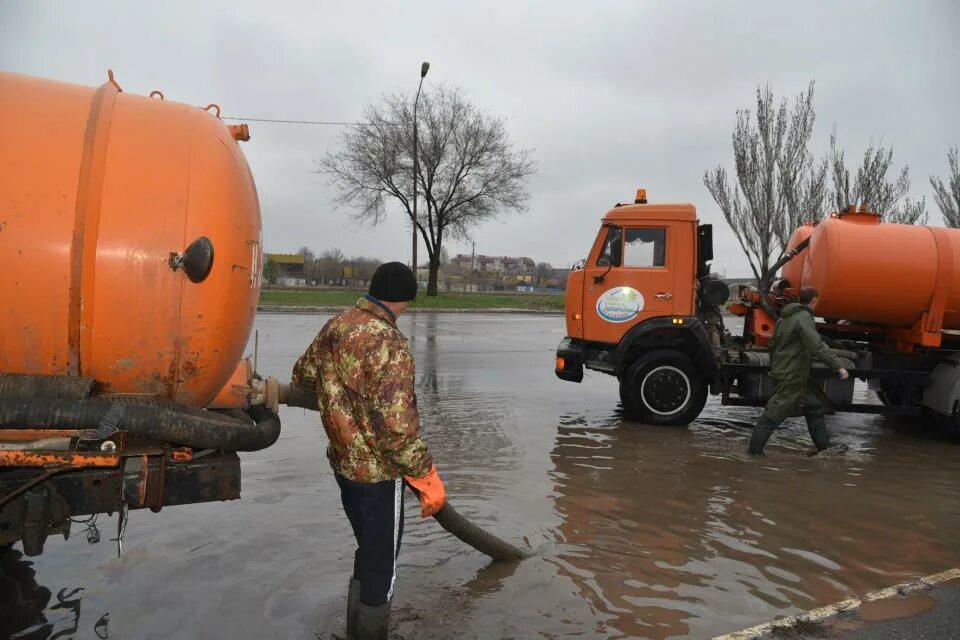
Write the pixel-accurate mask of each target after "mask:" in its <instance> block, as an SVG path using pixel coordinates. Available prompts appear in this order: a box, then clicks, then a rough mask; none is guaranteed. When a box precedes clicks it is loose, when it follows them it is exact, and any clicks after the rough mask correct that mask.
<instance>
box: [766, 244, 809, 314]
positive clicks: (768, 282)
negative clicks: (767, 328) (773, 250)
mask: <svg viewBox="0 0 960 640" xmlns="http://www.w3.org/2000/svg"><path fill="white" fill-rule="evenodd" d="M809 245H810V238H807V239H806V240H804V241H803V242H801V243H800V244H798V245H797V246H795V247H794V248H793V249H791V250H790V251H788V252H786V253H785V254H783V255H782V256H780V259H779V260H777V261H776V262H775V263H774V264H773V266H772V267H770V269H769V270H768V271H767V276H766V277H765V278H763V280H761V281H760V306H761V307H763V310H764V311H766V312H767V313H769V314H770V317H771V318H773V319H774V320H776V319H777V318H779V317H780V312H779V311H777V310H776V309H774V308H773V307H771V306H770V302H769V301H768V300H767V296H768V295H769V294H770V286H771V285H772V284H773V277H774V275H776V273H777V271H779V270H780V269H781V268H782V267H783V265H785V264H787V263H788V262H790V261H791V260H792V259H793V258H794V257H795V256H796V255H797V254H798V253H800V252H801V251H803V250H804V249H806V248H807V247H808V246H809ZM790 284H792V285H794V286H800V283H799V282H797V283H790Z"/></svg>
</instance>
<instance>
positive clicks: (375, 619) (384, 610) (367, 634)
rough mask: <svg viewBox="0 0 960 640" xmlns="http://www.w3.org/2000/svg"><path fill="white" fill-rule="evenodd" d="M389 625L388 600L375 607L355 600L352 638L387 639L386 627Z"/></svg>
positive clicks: (360, 639)
mask: <svg viewBox="0 0 960 640" xmlns="http://www.w3.org/2000/svg"><path fill="white" fill-rule="evenodd" d="M389 625H390V601H389V600H388V601H386V602H384V603H383V604H381V605H379V606H376V607H371V606H370V605H368V604H363V602H357V618H356V627H355V629H354V636H353V638H354V640H387V628H388V627H389Z"/></svg>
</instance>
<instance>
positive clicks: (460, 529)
mask: <svg viewBox="0 0 960 640" xmlns="http://www.w3.org/2000/svg"><path fill="white" fill-rule="evenodd" d="M280 402H282V403H283V404H285V405H287V406H289V407H303V408H305V409H312V410H313V411H316V410H317V407H318V402H317V396H316V394H314V393H311V392H309V391H307V390H305V389H302V388H300V387H298V386H296V385H293V384H291V385H289V386H288V385H281V387H280ZM407 486H408V487H409V488H410V490H411V491H413V493H414V494H415V495H418V494H417V490H416V489H414V488H413V487H410V485H407ZM418 497H419V495H418ZM433 517H434V519H435V520H436V521H437V523H438V524H439V525H440V526H441V527H443V528H444V529H445V530H446V531H447V533H449V534H451V535H453V536H454V537H455V538H457V539H458V540H461V541H462V542H466V543H467V544H468V545H470V546H471V547H473V548H474V549H476V550H477V551H479V552H480V553H483V554H486V555H488V556H490V557H491V558H493V559H494V560H498V561H511V560H523V559H524V558H529V557H530V553H529V552H528V551H524V550H523V549H520V548H519V547H515V546H513V545H512V544H510V543H509V542H505V541H504V540H501V539H500V538H498V537H497V536H495V535H493V534H492V533H489V532H487V531H484V530H483V529H481V528H480V527H478V526H477V525H475V524H473V523H472V522H470V521H469V520H468V519H467V518H466V517H464V516H463V515H461V514H460V512H458V511H457V510H456V509H454V508H453V506H452V505H451V504H450V503H449V502H448V503H447V504H445V505H444V506H443V508H442V509H441V510H440V511H439V512H438V513H437V514H436V515H434V516H433Z"/></svg>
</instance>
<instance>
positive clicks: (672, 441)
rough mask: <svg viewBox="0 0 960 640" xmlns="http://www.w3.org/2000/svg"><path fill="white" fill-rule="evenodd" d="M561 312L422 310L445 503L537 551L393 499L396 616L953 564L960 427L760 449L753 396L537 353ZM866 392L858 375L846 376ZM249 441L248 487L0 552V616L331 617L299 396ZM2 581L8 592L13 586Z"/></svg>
mask: <svg viewBox="0 0 960 640" xmlns="http://www.w3.org/2000/svg"><path fill="white" fill-rule="evenodd" d="M326 319H327V316H320V315H264V316H261V317H260V318H259V319H258V321H257V327H258V328H259V332H260V354H259V369H260V371H261V373H263V374H265V375H276V376H278V377H281V378H288V377H289V373H290V369H291V367H292V365H293V362H294V360H295V359H296V357H297V356H299V354H300V353H301V352H302V351H303V349H304V348H305V346H306V345H307V343H308V342H309V341H310V340H311V339H312V337H313V335H314V333H315V332H316V331H317V330H318V329H319V327H320V326H322V324H323V322H325V321H326ZM562 322H563V320H562V318H561V317H558V316H527V315H466V314H416V315H406V316H403V317H402V318H401V319H400V327H401V329H402V330H403V331H404V333H406V334H407V335H409V336H410V337H411V344H412V347H413V351H414V355H415V357H416V361H417V387H418V394H419V403H420V408H421V413H422V420H423V431H424V437H425V439H426V440H427V442H428V444H429V445H430V447H431V449H432V450H433V452H434V456H435V458H436V462H437V466H438V468H439V469H440V472H441V474H442V475H443V478H444V480H445V482H446V485H447V490H448V494H449V496H450V499H451V502H452V503H453V504H454V505H455V506H456V507H457V509H458V510H459V511H460V512H461V513H463V514H464V515H467V516H468V517H470V518H471V519H473V520H474V521H475V522H476V523H477V524H479V525H480V526H482V527H484V528H487V529H489V530H491V531H493V532H495V533H497V534H498V535H500V536H502V537H504V538H505V539H507V540H511V541H514V542H524V541H525V542H526V544H528V545H529V546H531V547H533V548H534V549H536V550H537V552H538V555H537V556H536V557H534V558H532V559H529V560H526V561H524V562H522V563H519V564H513V565H491V564H490V563H489V561H488V560H487V559H486V558H485V557H484V556H481V555H480V554H479V553H477V552H475V551H473V550H472V549H470V548H469V547H466V546H465V545H463V544H462V543H460V542H458V541H457V540H455V539H452V538H451V537H450V536H449V535H448V534H446V533H445V532H444V531H443V530H442V529H441V528H440V527H439V526H438V525H437V524H436V523H435V522H433V521H432V520H421V519H420V517H419V510H418V508H417V506H416V505H415V504H414V502H415V501H414V500H413V499H412V498H410V497H409V496H408V499H407V527H406V530H405V533H404V544H403V549H402V551H401V555H400V563H399V576H398V582H397V590H396V597H395V604H394V614H393V622H394V624H393V628H394V630H395V634H396V637H401V638H407V639H413V638H683V637H694V638H704V637H710V636H711V635H714V634H719V633H724V632H728V631H733V630H736V629H739V628H743V627H747V626H751V625H754V624H758V623H761V622H765V621H768V620H770V619H772V618H774V617H776V616H778V615H789V614H794V613H797V612H799V611H801V610H805V609H809V608H811V607H815V606H818V605H822V604H826V603H830V602H834V601H837V600H841V599H844V598H847V597H850V596H852V595H854V594H858V593H865V592H868V591H872V590H876V589H879V588H882V587H886V586H888V585H892V584H896V583H898V582H903V581H905V580H908V579H911V578H916V577H919V576H923V575H927V574H931V573H935V572H938V571H942V570H944V569H947V568H950V567H955V566H958V565H960V535H958V532H960V492H958V490H957V488H958V487H960V444H955V443H951V442H948V441H946V440H943V439H940V438H938V437H937V436H935V435H934V434H931V433H929V432H925V431H923V430H922V429H919V428H917V427H916V426H915V425H914V426H913V427H911V426H909V425H896V424H894V423H891V422H890V421H887V420H885V419H882V418H878V417H871V416H860V415H852V416H851V415H848V416H841V417H830V418H828V424H829V426H830V429H831V431H832V433H833V435H834V440H835V442H839V443H842V444H844V445H846V446H847V447H848V448H849V450H848V451H846V452H843V453H832V452H831V453H828V454H826V455H823V456H818V457H815V458H811V457H807V456H806V453H807V451H808V450H809V449H810V448H811V444H810V442H809V439H808V436H807V433H806V428H805V426H804V425H803V423H802V421H790V422H788V423H787V425H786V426H785V427H784V428H783V429H782V430H780V431H779V432H777V434H775V435H774V437H773V439H772V440H771V443H770V445H769V446H768V448H767V452H768V456H767V457H766V458H764V459H763V460H760V461H757V460H751V459H749V458H747V457H746V456H745V455H744V453H743V452H744V450H745V448H746V440H747V437H748V435H749V427H750V426H751V424H752V421H753V419H754V417H755V411H754V410H750V409H734V408H723V407H720V406H719V405H718V403H717V402H716V400H715V399H712V398H711V400H710V401H709V403H708V405H707V408H706V409H705V411H704V413H703V415H702V416H701V418H700V420H698V421H697V422H696V423H694V424H693V425H691V426H690V427H689V428H686V429H682V428H663V427H660V428H655V427H648V426H643V425H638V424H631V423H627V422H624V421H623V419H622V415H621V413H620V411H619V409H618V407H617V405H618V397H617V385H616V383H615V382H616V381H615V380H614V379H612V378H609V377H607V376H603V375H601V374H590V373H588V374H587V377H586V379H585V380H584V383H583V384H580V385H575V384H571V383H566V382H561V381H559V380H557V379H556V378H555V377H554V374H553V370H552V369H553V349H554V348H555V347H556V345H557V343H558V342H559V341H560V339H561V337H562V335H563V326H562ZM861 393H862V394H864V395H865V394H866V393H867V392H866V391H865V390H861ZM282 418H283V428H284V430H283V434H282V435H281V439H280V441H279V442H278V443H277V444H276V445H275V446H274V447H272V448H270V449H268V450H266V451H261V452H258V453H253V454H243V455H242V458H243V474H244V475H243V499H242V500H240V501H236V502H232V503H218V504H210V505H194V506H186V507H173V508H168V509H165V510H163V511H162V512H161V513H159V514H152V513H150V512H149V511H147V512H143V511H138V512H131V514H130V516H131V517H130V522H129V524H128V527H127V532H126V536H125V538H124V555H123V557H122V558H120V559H117V557H116V548H115V543H113V542H110V540H109V539H110V538H113V537H115V535H116V519H115V518H107V517H101V518H100V519H99V521H98V523H97V524H98V527H99V529H100V532H101V535H102V539H101V542H99V543H98V544H94V545H89V544H88V543H87V541H86V537H85V536H84V534H83V527H82V526H80V525H75V526H74V534H73V535H72V536H71V538H70V539H69V540H68V541H63V540H62V539H60V538H51V539H50V540H49V541H48V542H47V547H46V552H45V554H44V555H42V556H40V557H38V558H33V559H26V558H22V557H20V555H19V552H18V551H16V550H15V551H13V552H12V553H10V554H8V555H7V557H6V558H5V559H3V560H2V561H0V602H2V603H3V604H4V607H6V608H5V609H3V610H6V611H11V610H12V611H14V612H15V613H16V616H15V617H14V618H10V617H4V618H3V619H2V620H0V637H3V636H4V633H6V635H10V634H13V633H16V634H17V635H14V637H20V638H68V637H73V638H98V637H100V638H103V637H111V638H201V637H202V638H310V639H312V638H318V637H319V638H331V637H333V635H332V634H337V635H339V634H341V633H342V630H343V613H344V609H345V594H346V587H347V582H348V578H349V573H350V568H351V562H352V553H353V544H354V542H353V538H352V535H351V533H350V527H349V525H348V523H347V521H346V518H345V517H344V515H343V513H342V510H341V508H340V504H339V495H338V492H337V488H336V484H335V482H334V481H333V476H332V474H331V472H330V469H329V466H328V464H327V461H326V458H325V456H324V449H325V446H326V436H325V435H324V433H323V430H322V428H321V427H320V425H319V420H318V417H317V415H316V414H315V413H308V412H305V411H303V410H299V409H287V408H284V409H283V410H282ZM11 603H15V604H13V606H11Z"/></svg>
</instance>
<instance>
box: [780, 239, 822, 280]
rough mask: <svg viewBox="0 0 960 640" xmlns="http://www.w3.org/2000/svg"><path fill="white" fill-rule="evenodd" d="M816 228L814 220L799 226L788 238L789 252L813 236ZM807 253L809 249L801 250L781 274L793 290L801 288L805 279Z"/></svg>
mask: <svg viewBox="0 0 960 640" xmlns="http://www.w3.org/2000/svg"><path fill="white" fill-rule="evenodd" d="M815 228H816V227H815V226H814V223H812V222H807V223H806V224H804V225H803V226H802V227H797V229H796V231H794V232H793V235H791V236H790V239H789V240H787V253H789V252H790V251H793V250H794V249H796V248H797V247H798V246H800V243H801V242H803V241H804V240H806V239H807V238H809V237H810V236H812V235H813V230H814V229H815ZM807 255H808V252H807V251H801V252H800V253H798V254H797V255H795V256H794V257H792V258H790V262H788V263H787V264H785V265H783V271H782V272H781V274H780V275H781V276H782V277H783V279H784V280H786V281H787V282H789V283H790V288H791V289H793V290H797V289H799V288H800V283H801V282H802V281H803V267H804V265H805V264H806V262H807Z"/></svg>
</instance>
